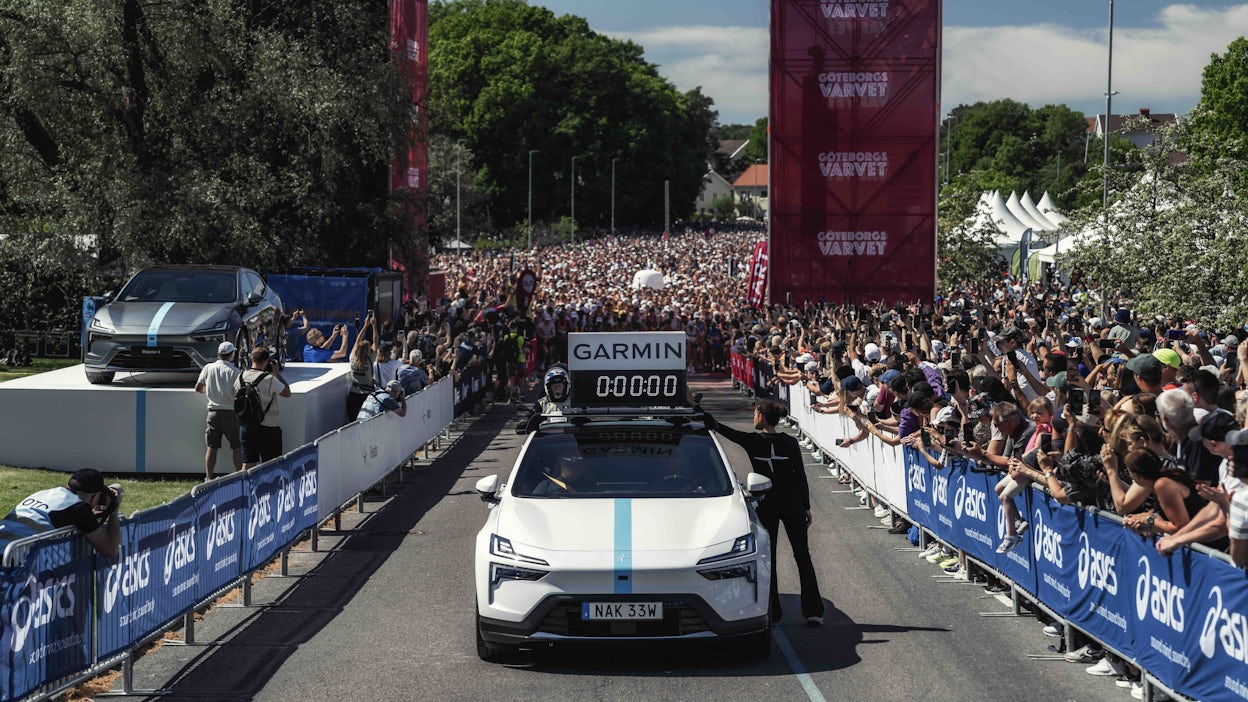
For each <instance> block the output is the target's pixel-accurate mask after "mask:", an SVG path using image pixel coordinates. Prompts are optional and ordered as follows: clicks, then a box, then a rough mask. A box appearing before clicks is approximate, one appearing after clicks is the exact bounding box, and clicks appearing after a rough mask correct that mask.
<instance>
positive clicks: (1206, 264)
mask: <svg viewBox="0 0 1248 702" xmlns="http://www.w3.org/2000/svg"><path fill="white" fill-rule="evenodd" d="M1234 143H1236V142H1235V140H1232V139H1229V138H1227V137H1224V136H1222V135H1219V134H1218V133H1216V132H1214V131H1212V130H1204V129H1197V128H1195V127H1194V121H1193V122H1187V121H1184V122H1180V123H1179V124H1177V125H1171V126H1168V127H1166V128H1163V129H1162V130H1160V131H1159V132H1158V133H1157V140H1156V142H1155V143H1154V144H1153V145H1152V146H1150V147H1149V148H1147V149H1136V150H1133V151H1131V152H1130V153H1129V154H1128V158H1129V162H1128V163H1127V164H1126V165H1127V167H1126V168H1111V169H1110V173H1109V182H1110V206H1109V207H1108V208H1102V207H1101V204H1100V201H1099V199H1098V200H1097V201H1096V203H1095V204H1093V205H1089V206H1088V207H1085V208H1083V209H1080V210H1078V211H1075V212H1074V213H1072V215H1071V221H1070V222H1069V223H1068V224H1067V229H1068V230H1069V231H1072V232H1078V233H1079V235H1078V236H1077V237H1076V240H1075V242H1076V243H1075V245H1074V247H1073V249H1072V250H1071V252H1070V254H1068V255H1066V256H1062V257H1059V259H1058V263H1059V265H1061V266H1062V267H1063V268H1064V269H1065V270H1068V271H1072V272H1074V274H1075V275H1076V276H1078V277H1080V278H1082V279H1083V280H1085V281H1087V282H1088V283H1089V284H1090V285H1091V286H1093V287H1095V288H1099V289H1101V290H1102V291H1103V293H1104V297H1105V298H1106V299H1109V300H1114V299H1116V298H1123V297H1125V298H1131V299H1133V300H1134V301H1135V303H1136V309H1137V310H1138V311H1139V312H1141V313H1143V314H1144V315H1145V316H1151V315H1153V314H1163V315H1167V316H1171V317H1173V318H1176V319H1192V320H1196V321H1197V322H1198V323H1200V324H1201V325H1202V326H1205V327H1207V328H1215V329H1232V330H1233V329H1238V328H1239V327H1240V326H1241V325H1242V324H1243V323H1244V319H1246V318H1248V200H1246V199H1245V198H1244V196H1243V195H1242V194H1241V193H1242V192H1243V191H1242V190H1238V191H1237V190H1236V189H1235V185H1236V183H1238V182H1239V179H1240V178H1241V177H1242V174H1243V173H1244V171H1245V169H1246V168H1248V163H1246V162H1245V161H1244V159H1243V158H1242V157H1241V156H1239V155H1238V154H1237V153H1236V152H1235V150H1234V149H1233V148H1232V146H1233V144H1234ZM1184 145H1186V146H1191V147H1193V148H1192V149H1191V154H1192V156H1191V158H1190V160H1189V159H1176V158H1174V154H1175V153H1177V152H1178V151H1179V150H1180V147H1181V146H1184ZM1100 168H1101V167H1100V166H1097V167H1096V169H1095V170H1096V171H1097V172H1098V175H1099V171H1100ZM1092 187H1094V188H1095V189H1096V192H1097V193H1098V194H1099V192H1100V182H1099V179H1098V181H1097V182H1096V183H1095V185H1094V186H1092ZM1194 293H1195V294H1194Z"/></svg>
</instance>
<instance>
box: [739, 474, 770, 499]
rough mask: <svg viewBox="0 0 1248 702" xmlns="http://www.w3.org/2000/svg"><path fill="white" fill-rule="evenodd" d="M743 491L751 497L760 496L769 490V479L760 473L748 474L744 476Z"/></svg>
mask: <svg viewBox="0 0 1248 702" xmlns="http://www.w3.org/2000/svg"><path fill="white" fill-rule="evenodd" d="M745 489H746V490H748V491H749V492H750V494H751V495H761V494H763V493H764V492H767V491H768V490H770V489H771V478H768V477H767V476H765V475H762V474H761V473H750V474H749V475H747V476H745Z"/></svg>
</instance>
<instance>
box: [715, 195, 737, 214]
mask: <svg viewBox="0 0 1248 702" xmlns="http://www.w3.org/2000/svg"><path fill="white" fill-rule="evenodd" d="M736 205H737V203H736V201H735V200H734V199H733V197H732V193H724V194H723V195H720V196H719V197H716V198H715V199H714V200H711V214H712V215H713V216H714V217H715V218H716V219H719V220H731V219H733V216H734V215H735V213H736Z"/></svg>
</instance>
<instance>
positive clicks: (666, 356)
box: [568, 332, 687, 372]
mask: <svg viewBox="0 0 1248 702" xmlns="http://www.w3.org/2000/svg"><path fill="white" fill-rule="evenodd" d="M568 349H569V354H568V370H569V371H571V372H576V371H578V370H684V369H685V366H686V365H687V362H686V354H685V333H684V332H637V333H615V332H573V333H571V334H569V335H568Z"/></svg>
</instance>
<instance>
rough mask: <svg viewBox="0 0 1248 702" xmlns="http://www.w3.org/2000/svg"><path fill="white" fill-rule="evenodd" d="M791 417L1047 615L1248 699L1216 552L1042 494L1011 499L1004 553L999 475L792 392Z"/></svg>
mask: <svg viewBox="0 0 1248 702" xmlns="http://www.w3.org/2000/svg"><path fill="white" fill-rule="evenodd" d="M790 400H791V402H790V412H791V415H790V416H791V418H792V419H793V420H794V421H795V422H796V423H797V425H798V427H799V428H800V430H801V431H802V433H804V434H805V435H806V436H807V437H809V438H810V439H811V440H812V441H813V442H814V443H815V444H816V446H817V447H818V449H819V450H820V451H821V452H823V453H825V454H826V455H827V456H828V457H829V458H830V459H832V460H834V461H835V462H836V463H838V464H839V465H840V466H841V467H842V468H844V469H845V470H847V471H848V472H849V473H850V474H851V475H852V476H853V478H854V480H855V482H857V483H858V484H860V485H861V486H863V487H865V488H867V489H868V490H869V491H870V492H872V493H874V494H875V495H876V496H878V497H880V498H881V499H882V500H884V501H885V502H886V503H888V506H889V507H890V508H891V509H893V510H894V511H896V512H900V513H902V514H905V515H906V516H907V518H908V519H909V520H910V521H911V522H913V523H915V524H917V525H918V526H919V527H920V528H922V529H923V530H924V531H926V532H927V533H929V534H931V535H934V536H935V537H936V538H937V539H939V540H940V541H941V542H943V543H945V544H948V545H950V546H953V547H954V548H957V549H959V550H961V551H964V552H965V553H966V554H967V556H968V557H969V558H971V559H973V560H975V561H976V562H978V563H980V564H981V565H983V566H984V567H986V568H988V569H990V570H992V571H993V572H995V573H997V574H999V575H1000V576H1001V577H1002V578H1004V579H1006V580H1008V581H1009V582H1010V584H1011V585H1012V586H1013V587H1014V589H1015V592H1019V591H1021V592H1022V593H1025V594H1026V596H1027V598H1028V599H1032V600H1034V601H1036V602H1037V603H1039V604H1040V605H1041V606H1043V607H1044V608H1045V609H1046V610H1048V611H1049V612H1050V613H1051V614H1053V615H1055V616H1056V617H1058V618H1059V620H1060V621H1061V623H1062V624H1064V625H1068V626H1071V627H1073V628H1075V629H1077V630H1079V631H1082V632H1083V633H1085V634H1086V635H1088V636H1089V637H1091V638H1093V639H1095V640H1096V641H1098V642H1100V643H1101V644H1103V645H1104V646H1105V647H1107V648H1108V649H1110V650H1112V651H1114V652H1115V653H1117V654H1118V655H1120V656H1121V657H1123V658H1124V659H1126V660H1128V661H1130V662H1132V663H1133V664H1134V665H1136V666H1138V667H1140V668H1141V669H1143V670H1144V671H1146V672H1147V673H1148V675H1149V676H1151V677H1152V678H1153V679H1155V680H1156V681H1157V682H1160V683H1161V685H1162V686H1164V687H1166V688H1168V689H1169V690H1172V691H1174V692H1178V693H1180V694H1182V695H1184V696H1187V697H1191V698H1193V699H1197V700H1220V699H1248V579H1246V575H1245V572H1244V571H1243V570H1240V569H1238V568H1235V567H1234V566H1233V565H1231V564H1230V563H1229V562H1227V561H1226V560H1225V559H1224V557H1223V556H1222V555H1221V554H1214V553H1212V552H1207V551H1205V550H1203V549H1199V550H1191V549H1180V550H1179V551H1178V552H1176V553H1175V554H1174V555H1172V556H1169V557H1164V556H1161V555H1160V554H1159V553H1158V552H1157V549H1156V547H1155V545H1154V544H1155V539H1153V538H1143V537H1141V536H1138V535H1137V534H1135V533H1134V532H1132V531H1130V530H1128V529H1125V528H1124V527H1123V526H1122V520H1121V519H1120V518H1119V517H1118V516H1117V515H1115V514H1111V513H1106V512H1102V511H1099V510H1096V509H1090V508H1084V507H1078V506H1073V505H1063V504H1061V503H1059V502H1057V501H1056V500H1054V499H1053V498H1052V497H1050V496H1048V495H1046V494H1044V493H1043V492H1041V491H1039V490H1036V489H1033V490H1027V491H1024V492H1023V493H1022V494H1020V495H1019V496H1018V498H1016V504H1017V505H1018V506H1019V509H1020V511H1021V512H1022V513H1023V514H1024V515H1026V519H1027V520H1028V522H1029V523H1030V524H1029V528H1028V531H1027V532H1026V534H1025V536H1026V538H1024V539H1023V541H1022V542H1021V543H1020V544H1019V545H1018V546H1016V547H1015V548H1014V549H1012V550H1011V551H1009V552H1008V553H1006V554H1004V555H1003V554H998V553H997V552H996V545H997V544H998V543H999V542H1000V541H1001V540H1002V538H1004V536H1005V534H1006V531H1005V512H1004V510H1003V509H1002V507H1001V502H1000V500H999V499H998V498H997V496H996V493H995V492H994V490H993V488H994V487H995V484H996V482H997V481H998V480H1000V479H1001V477H1002V475H1001V474H998V473H984V472H979V471H975V470H972V465H971V464H970V463H969V462H967V461H962V460H957V461H953V462H952V464H951V465H949V466H948V467H943V468H941V469H937V468H935V467H934V466H932V465H930V464H929V463H928V461H927V460H926V459H924V458H923V456H922V455H921V454H919V453H918V452H917V451H915V450H913V449H909V448H903V447H893V446H889V445H888V444H885V443H884V442H882V441H880V440H879V439H876V438H874V437H870V438H869V439H868V440H866V441H860V442H857V443H854V444H852V445H851V446H850V447H849V448H848V449H846V448H842V447H840V446H837V440H838V439H841V438H844V437H850V436H857V434H858V429H857V427H856V425H855V424H854V423H853V422H852V421H851V420H849V419H848V418H846V417H843V416H840V415H830V414H822V413H818V412H815V411H813V410H812V409H811V408H810V393H809V392H805V391H798V390H795V391H794V392H793V393H792V395H791V398H790Z"/></svg>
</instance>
